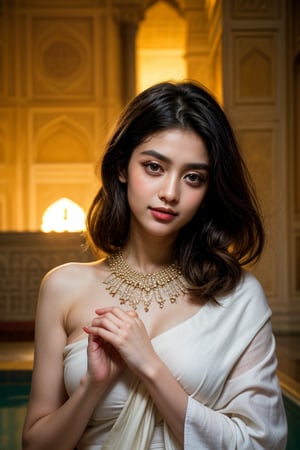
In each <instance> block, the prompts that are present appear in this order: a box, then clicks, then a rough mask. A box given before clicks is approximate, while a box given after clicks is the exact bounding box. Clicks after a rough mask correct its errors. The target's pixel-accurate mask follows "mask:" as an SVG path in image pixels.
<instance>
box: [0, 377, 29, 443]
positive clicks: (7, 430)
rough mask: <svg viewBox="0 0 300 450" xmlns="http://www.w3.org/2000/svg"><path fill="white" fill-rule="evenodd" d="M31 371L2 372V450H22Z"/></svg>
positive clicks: (0, 418) (0, 441)
mask: <svg viewBox="0 0 300 450" xmlns="http://www.w3.org/2000/svg"><path fill="white" fill-rule="evenodd" d="M30 381H31V372H30V371H17V372H16V371H3V372H0V450H21V449H22V445H21V435H22V428H23V423H24V419H25V414H26V408H27V403H28V397H29V390H30Z"/></svg>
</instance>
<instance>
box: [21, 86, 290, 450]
mask: <svg viewBox="0 0 300 450" xmlns="http://www.w3.org/2000/svg"><path fill="white" fill-rule="evenodd" d="M100 175H101V179H102V183H103V185H102V187H101V189H100V190H99V192H98V194H97V195H96V197H95V199H94V201H93V203H92V205H91V208H90V211H89V213H88V217H87V226H88V234H89V238H90V242H91V244H92V246H93V247H94V249H95V250H96V251H97V252H98V253H99V252H105V253H106V254H107V255H108V256H107V257H106V258H104V259H101V260H99V261H96V262H93V263H88V264H76V263H71V264H66V265H63V266H60V267H58V268H56V269H55V270H53V271H51V272H50V273H49V274H48V275H47V276H46V277H45V279H44V280H43V283H42V286H41V290H40V298H39V303H38V309H37V318H36V339H35V341H36V342H35V362H34V371H33V378H32V390H31V397H30V403H29V407H28V414H27V418H26V422H25V426H24V434H23V448H24V449H26V450H29V449H30V450H33V449H38V450H41V449H44V450H45V449H51V450H53V449H56V450H59V449H63V450H68V449H73V448H74V447H76V448H77V449H79V450H83V449H84V450H96V449H102V450H107V449H114V450H115V449H122V450H146V449H161V450H163V449H166V450H179V449H184V450H204V449H210V450H211V449H215V450H220V449H222V450H233V449H237V450H246V449H264V450H265V449H271V448H272V449H277V450H282V449H284V448H285V441H286V420H285V414H284V409H283V404H282V399H281V393H280V389H279V386H278V381H277V378H276V373H275V371H276V357H275V353H274V338H273V336H272V329H271V324H270V316H271V311H270V308H269V307H268V305H267V302H266V299H265V296H264V293H263V290H262V288H261V286H260V284H259V282H258V281H257V280H256V279H255V278H254V276H253V275H251V274H250V273H249V272H247V271H246V270H244V269H243V268H242V267H243V266H244V265H245V264H249V263H251V262H255V261H256V260H257V259H258V257H259V256H260V254H261V252H262V249H263V243H264V232H263V226H262V222H261V218H260V215H259V212H258V207H257V203H256V200H255V195H254V192H253V189H252V187H251V182H250V179H249V176H248V173H247V170H246V168H245V165H244V163H243V160H242V158H241V155H240V153H239V150H238V148H237V145H236V142H235V138H234V135H233V132H232V129H231V127H230V125H229V123H228V121H227V119H226V117H225V115H224V113H223V111H222V109H221V108H220V107H219V105H218V104H217V102H216V101H215V100H214V99H213V98H212V96H211V95H210V94H209V93H208V92H206V91H205V90H204V89H203V88H202V87H201V86H199V85H197V84H196V83H191V82H184V83H171V82H170V83H169V82H166V83H161V84H158V85H155V86H153V87H151V88H149V89H147V90H146V91H144V92H143V93H141V94H140V95H138V96H137V97H136V98H135V99H133V101H132V102H131V103H130V104H129V105H128V106H127V108H125V110H124V112H123V114H122V115H121V117H120V120H119V122H118V124H117V126H116V129H115V132H114V133H113V135H112V137H111V139H110V140H109V142H108V144H107V148H106V152H105V154H104V157H103V160H102V164H101V174H100Z"/></svg>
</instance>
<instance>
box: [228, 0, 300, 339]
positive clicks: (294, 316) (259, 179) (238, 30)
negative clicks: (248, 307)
mask: <svg viewBox="0 0 300 450" xmlns="http://www.w3.org/2000/svg"><path fill="white" fill-rule="evenodd" d="M223 6H224V11H223V12H224V15H223V26H224V33H223V34H224V42H225V45H224V49H223V55H224V60H223V73H224V99H225V108H226V110H227V111H228V113H229V116H230V117H231V119H232V123H233V126H234V128H235V130H237V133H238V138H239V141H240V144H241V147H242V149H243V151H244V153H245V159H246V162H247V164H248V167H249V169H250V171H251V173H252V175H253V177H254V181H255V184H256V187H257V190H258V194H259V199H260V202H261V205H262V208H263V213H264V217H265V224H266V231H267V246H266V251H265V253H264V256H263V258H262V260H261V262H260V264H259V265H258V266H257V268H256V269H255V273H256V274H257V276H258V278H259V279H260V280H261V282H262V284H263V286H264V288H265V291H266V294H267V297H268V300H269V303H270V305H271V308H272V311H273V324H274V328H275V329H276V331H295V332H299V330H300V304H299V299H297V298H296V297H295V296H294V295H293V289H291V287H292V286H291V273H293V272H294V267H295V266H294V264H295V261H294V260H293V259H292V257H291V254H290V252H289V249H290V242H291V237H292V234H293V231H292V230H291V228H290V223H289V217H290V210H289V205H290V194H291V191H290V179H289V177H290V173H289V167H290V156H291V154H292V153H293V149H292V146H291V145H290V144H291V142H290V140H289V123H290V122H291V121H292V117H289V113H290V111H289V95H290V93H291V92H290V91H289V84H288V81H289V73H290V70H291V69H290V68H289V66H288V59H287V55H288V54H289V51H290V50H289V46H290V36H289V32H290V30H289V25H288V24H289V17H291V15H292V9H290V6H291V2H284V1H281V0H272V1H264V0H252V1H238V0H233V1H231V2H223ZM298 267H299V266H298Z"/></svg>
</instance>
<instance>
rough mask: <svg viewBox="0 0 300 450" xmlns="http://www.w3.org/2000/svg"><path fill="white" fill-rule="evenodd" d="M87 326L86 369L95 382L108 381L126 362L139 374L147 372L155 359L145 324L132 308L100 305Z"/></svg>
mask: <svg viewBox="0 0 300 450" xmlns="http://www.w3.org/2000/svg"><path fill="white" fill-rule="evenodd" d="M95 312H96V314H97V317H95V318H94V319H93V321H92V323H91V325H90V326H87V327H84V331H85V332H86V333H88V335H89V343H88V372H89V375H90V377H91V378H92V379H93V381H94V382H95V383H105V382H107V383H110V382H112V381H113V379H114V378H115V377H116V376H117V375H118V374H119V373H120V372H121V371H122V369H123V367H124V364H126V365H127V366H128V367H129V368H130V369H131V370H132V371H133V372H135V373H137V374H138V375H143V374H146V373H147V371H148V369H149V367H150V365H151V361H152V360H153V359H155V358H157V355H156V353H155V351H154V349H153V347H152V344H151V341H150V339H149V336H148V333H147V330H146V328H145V326H144V323H143V322H142V321H141V320H140V319H139V317H138V314H137V313H136V312H135V311H132V310H131V311H124V310H122V309H120V308H118V307H110V308H100V309H97V310H96V311H95Z"/></svg>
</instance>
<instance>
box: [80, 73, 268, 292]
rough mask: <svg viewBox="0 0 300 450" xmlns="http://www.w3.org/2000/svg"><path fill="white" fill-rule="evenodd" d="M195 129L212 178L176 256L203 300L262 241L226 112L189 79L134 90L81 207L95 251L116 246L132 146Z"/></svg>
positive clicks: (126, 221)
mask: <svg viewBox="0 0 300 450" xmlns="http://www.w3.org/2000/svg"><path fill="white" fill-rule="evenodd" d="M178 128H179V129H188V130H192V131H193V132H195V133H197V135H199V136H200V137H201V138H202V139H203V141H204V143H205V145H206V149H207V152H208V155H209V165H210V181H209V188H208V192H207V194H206V197H205V201H204V204H203V205H201V207H200V208H199V210H198V211H197V213H196V214H195V216H194V217H193V219H192V220H191V221H190V222H189V223H188V224H187V225H185V226H184V227H183V228H182V230H181V231H180V233H179V236H178V239H177V241H176V245H175V248H174V259H175V261H176V263H177V264H178V265H179V266H180V267H181V269H182V272H183V275H184V277H185V279H186V280H187V282H188V283H189V285H190V287H191V288H190V292H192V293H193V294H194V295H198V296H201V297H202V298H203V299H206V300H207V299H209V298H216V296H220V295H225V294H227V293H229V292H230V291H231V290H232V289H233V288H234V287H235V286H236V285H237V283H238V282H239V281H240V278H241V275H242V266H244V265H248V264H250V263H254V262H256V261H257V259H258V258H259V256H260V255H261V252H262V250H263V245H264V229H263V224H262V218H261V214H260V210H259V205H258V203H257V198H256V195H255V190H254V187H253V183H252V181H251V177H250V176H249V172H248V170H247V168H246V166H245V163H244V161H243V158H242V156H241V153H240V151H239V148H238V145H237V142H236V139H235V136H234V133H233V131H232V128H231V126H230V123H229V121H228V119H227V118H226V115H225V114H224V112H223V110H222V108H221V107H220V106H219V104H218V103H217V101H216V100H215V99H214V97H213V96H212V95H211V94H210V93H209V92H208V91H207V90H206V89H204V88H203V87H202V86H201V85H199V84H198V83H195V82H189V81H188V82H179V83H176V82H163V83H159V84H156V85H154V86H152V87H150V88H148V89H146V90H145V91H143V92H142V93H141V94H139V95H138V96H136V97H135V98H134V99H133V100H132V101H131V102H130V103H129V104H128V105H127V107H126V108H125V109H124V111H123V113H122V114H121V116H120V118H119V121H118V123H117V125H116V128H115V131H114V132H113V134H112V136H111V138H110V139H109V141H108V143H107V146H106V151H105V153H104V157H103V159H102V162H101V165H100V166H99V168H100V174H99V176H100V179H101V180H102V187H101V188H100V190H99V191H98V193H97V195H96V197H95V198H94V200H93V202H92V204H91V207H90V209H89V211H88V214H87V235H88V239H89V241H90V245H91V246H92V248H93V249H94V250H95V251H96V252H98V253H99V252H105V253H107V254H111V253H113V252H115V251H116V249H117V248H118V247H122V246H123V245H124V244H125V242H126V239H127V236H128V231H129V226H130V211H129V206H128V201H127V193H126V184H124V183H121V182H120V181H119V178H118V174H120V173H126V171H127V168H128V164H129V160H130V157H131V154H132V152H133V150H134V149H135V148H136V147H137V146H138V145H139V144H141V143H142V142H144V141H145V139H147V138H148V137H149V136H151V135H153V134H154V133H158V132H161V131H164V130H168V129H178Z"/></svg>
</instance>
